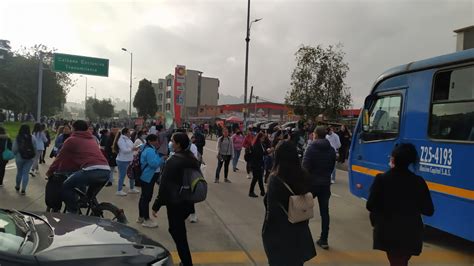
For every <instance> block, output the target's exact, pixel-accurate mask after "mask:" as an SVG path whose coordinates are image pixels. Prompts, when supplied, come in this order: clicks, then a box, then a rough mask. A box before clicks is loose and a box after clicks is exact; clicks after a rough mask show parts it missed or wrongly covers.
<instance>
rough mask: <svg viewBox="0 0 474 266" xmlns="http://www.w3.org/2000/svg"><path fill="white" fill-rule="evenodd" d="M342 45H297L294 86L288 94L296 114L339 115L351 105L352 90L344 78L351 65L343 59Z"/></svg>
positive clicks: (331, 116) (287, 100)
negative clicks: (325, 46)
mask: <svg viewBox="0 0 474 266" xmlns="http://www.w3.org/2000/svg"><path fill="white" fill-rule="evenodd" d="M342 47H343V46H342V44H337V45H336V46H333V45H329V46H328V47H327V48H324V47H322V46H321V45H318V46H317V47H311V46H304V45H303V46H302V47H301V48H299V49H298V51H297V52H296V54H295V55H296V67H295V69H294V70H293V74H292V75H291V88H290V91H289V92H288V93H287V96H286V98H285V101H286V103H287V104H289V105H293V106H294V110H295V113H296V114H298V115H307V116H309V117H311V118H315V117H317V116H318V115H319V114H324V115H326V116H328V117H330V118H337V117H338V116H339V113H340V111H341V110H343V109H345V108H348V107H349V106H350V104H351V94H350V92H349V87H347V86H346V83H345V82H344V78H345V77H346V75H347V72H348V71H349V65H348V64H347V63H346V62H344V55H345V53H344V52H343V51H342Z"/></svg>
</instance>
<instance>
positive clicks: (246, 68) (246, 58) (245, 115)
mask: <svg viewBox="0 0 474 266" xmlns="http://www.w3.org/2000/svg"><path fill="white" fill-rule="evenodd" d="M260 20H262V19H261V18H259V19H255V20H253V21H252V22H250V0H248V6H247V37H246V38H245V42H246V49H245V81H244V82H245V85H244V109H245V110H244V127H245V128H246V127H247V81H248V70H249V43H250V28H251V27H252V23H254V22H258V21H260Z"/></svg>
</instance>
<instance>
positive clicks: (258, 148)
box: [249, 132, 267, 198]
mask: <svg viewBox="0 0 474 266" xmlns="http://www.w3.org/2000/svg"><path fill="white" fill-rule="evenodd" d="M265 138H266V137H265V134H263V132H260V133H258V134H257V136H256V137H255V139H254V140H253V144H252V148H251V156H250V157H251V159H250V160H251V166H252V173H253V177H252V183H250V189H249V197H252V198H256V197H258V196H257V194H255V185H256V184H257V182H258V186H259V187H260V196H262V197H263V196H265V187H264V186H263V167H264V161H263V157H264V156H265V155H266V153H267V151H266V149H265V147H264V144H263V143H264V141H265Z"/></svg>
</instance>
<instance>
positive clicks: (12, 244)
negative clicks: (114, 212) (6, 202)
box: [0, 209, 173, 266]
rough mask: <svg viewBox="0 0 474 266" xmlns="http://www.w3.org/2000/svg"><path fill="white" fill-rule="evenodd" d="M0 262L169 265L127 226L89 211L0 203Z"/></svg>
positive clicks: (162, 252) (156, 247)
mask: <svg viewBox="0 0 474 266" xmlns="http://www.w3.org/2000/svg"><path fill="white" fill-rule="evenodd" d="M0 265H48V266H54V265H81V266H83V265H153V266H158V265H173V262H172V258H171V255H170V253H169V251H168V250H167V249H166V248H164V247H163V246H162V245H160V244H159V243H157V242H155V241H153V240H151V239H150V238H148V237H146V236H145V235H143V234H141V233H140V232H138V231H137V230H136V229H134V228H131V227H129V226H126V225H123V224H120V223H116V222H112V221H111V220H107V219H101V218H98V217H91V216H80V215H74V214H63V213H47V212H45V213H33V212H23V211H22V212H19V211H16V210H9V209H0Z"/></svg>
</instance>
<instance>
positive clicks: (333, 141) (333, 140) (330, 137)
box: [326, 126, 341, 184]
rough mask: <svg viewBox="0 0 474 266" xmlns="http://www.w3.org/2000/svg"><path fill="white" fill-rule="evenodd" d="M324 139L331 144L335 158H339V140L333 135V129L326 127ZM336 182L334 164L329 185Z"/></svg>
mask: <svg viewBox="0 0 474 266" xmlns="http://www.w3.org/2000/svg"><path fill="white" fill-rule="evenodd" d="M326 139H327V140H328V141H329V143H330V144H331V147H332V148H333V149H334V151H335V152H336V158H337V157H338V156H339V155H338V154H339V148H341V140H340V139H339V136H338V135H337V134H336V133H334V127H332V126H331V127H328V128H327V135H326ZM335 182H336V163H335V162H334V166H333V170H332V173H331V184H334V183H335Z"/></svg>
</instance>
